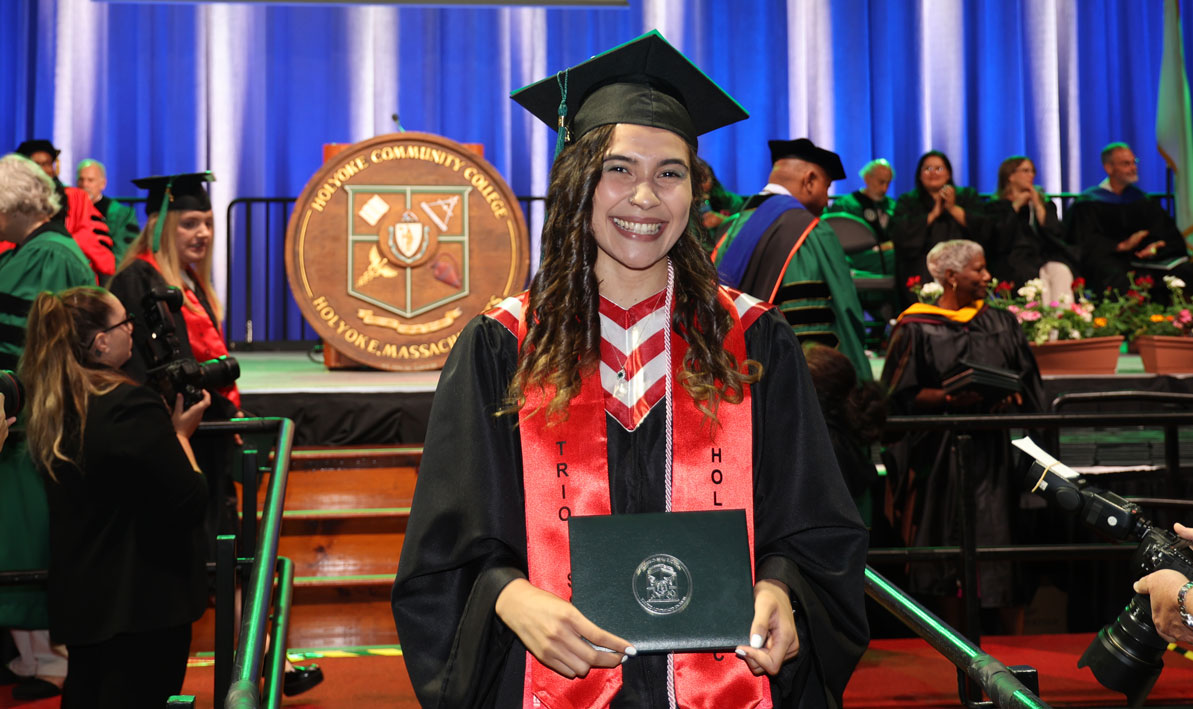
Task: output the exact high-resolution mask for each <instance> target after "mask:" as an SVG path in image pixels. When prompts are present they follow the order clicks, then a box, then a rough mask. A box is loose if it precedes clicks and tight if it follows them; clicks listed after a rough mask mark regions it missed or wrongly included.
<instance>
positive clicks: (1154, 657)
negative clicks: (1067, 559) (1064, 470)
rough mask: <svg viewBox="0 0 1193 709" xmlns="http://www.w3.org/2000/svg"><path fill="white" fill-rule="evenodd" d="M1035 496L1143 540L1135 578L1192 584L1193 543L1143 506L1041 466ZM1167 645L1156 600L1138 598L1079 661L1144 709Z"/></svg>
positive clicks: (1115, 533) (1115, 534) (1101, 527)
mask: <svg viewBox="0 0 1193 709" xmlns="http://www.w3.org/2000/svg"><path fill="white" fill-rule="evenodd" d="M1029 475H1030V482H1031V483H1032V484H1033V485H1034V487H1033V491H1034V492H1037V493H1039V494H1040V495H1042V496H1044V498H1045V499H1047V500H1048V501H1049V502H1050V503H1052V504H1054V505H1056V506H1057V507H1060V508H1061V509H1063V510H1065V511H1066V512H1071V513H1074V514H1076V515H1077V517H1078V518H1079V519H1080V520H1081V521H1082V522H1084V523H1085V524H1087V525H1089V526H1090V527H1093V528H1094V529H1096V530H1098V531H1099V532H1102V533H1103V534H1106V535H1107V536H1110V537H1112V538H1113V539H1116V540H1119V541H1123V540H1138V541H1139V546H1138V548H1136V550H1135V554H1134V555H1133V556H1132V557H1131V572H1132V575H1133V576H1134V577H1136V578H1138V577H1141V576H1146V575H1147V574H1150V573H1152V572H1153V571H1159V570H1160V569H1174V570H1176V571H1179V572H1181V573H1182V574H1184V575H1185V576H1186V577H1187V578H1190V579H1193V554H1190V551H1189V542H1188V541H1186V540H1184V539H1181V538H1180V537H1178V536H1176V535H1175V534H1173V533H1172V532H1170V531H1168V530H1166V529H1163V528H1162V527H1156V526H1155V525H1153V524H1152V523H1151V522H1150V521H1149V520H1147V519H1145V518H1144V517H1143V516H1142V515H1141V514H1140V512H1139V506H1138V505H1136V504H1135V503H1133V502H1128V501H1127V500H1125V499H1123V498H1122V497H1119V496H1118V495H1116V494H1114V493H1112V492H1107V491H1105V490H1101V489H1099V488H1096V487H1091V486H1086V485H1085V480H1084V479H1083V478H1066V477H1063V476H1061V475H1058V474H1056V473H1055V472H1053V471H1052V470H1051V469H1050V468H1049V467H1046V466H1044V465H1042V464H1041V463H1040V462H1039V461H1037V462H1035V463H1034V464H1033V465H1032V467H1031V473H1030V474H1029ZM1167 650H1168V641H1167V640H1164V639H1163V638H1161V637H1160V635H1159V633H1157V632H1156V626H1155V623H1153V622H1152V604H1151V600H1150V599H1149V598H1148V597H1147V596H1144V595H1141V594H1138V593H1137V594H1135V596H1134V597H1133V598H1132V599H1131V601H1130V602H1129V603H1128V604H1127V607H1126V608H1124V609H1123V611H1122V613H1120V614H1119V616H1118V618H1117V619H1115V620H1114V622H1112V623H1109V624H1107V625H1106V626H1105V627H1104V628H1102V629H1101V630H1100V631H1098V636H1097V637H1096V638H1094V640H1093V642H1091V643H1090V645H1089V647H1088V648H1086V649H1085V652H1084V653H1083V654H1082V655H1081V659H1080V660H1079V661H1078V662H1077V666H1078V667H1089V668H1090V670H1091V671H1093V673H1094V677H1095V678H1097V680H1098V681H1099V682H1101V683H1102V686H1104V687H1106V688H1108V689H1113V690H1114V691H1116V692H1122V693H1123V694H1125V695H1126V697H1127V701H1128V702H1129V703H1130V705H1131V706H1132V707H1138V706H1141V705H1142V704H1143V701H1144V699H1146V698H1147V695H1148V692H1150V691H1151V690H1152V686H1153V685H1155V683H1156V680H1157V679H1158V678H1159V677H1160V670H1162V669H1163V668H1164V653H1165V652H1166V651H1167Z"/></svg>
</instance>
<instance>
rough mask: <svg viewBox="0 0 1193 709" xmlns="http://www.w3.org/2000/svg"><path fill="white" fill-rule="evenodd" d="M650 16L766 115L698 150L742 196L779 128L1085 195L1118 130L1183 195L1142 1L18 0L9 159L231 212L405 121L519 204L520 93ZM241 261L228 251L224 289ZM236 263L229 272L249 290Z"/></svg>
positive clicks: (11, 36)
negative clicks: (26, 155)
mask: <svg viewBox="0 0 1193 709" xmlns="http://www.w3.org/2000/svg"><path fill="white" fill-rule="evenodd" d="M1190 24H1193V23H1190V22H1185V26H1184V35H1185V37H1186V39H1187V40H1188V38H1189V37H1190V32H1191V31H1193V30H1191V29H1190ZM654 27H657V28H658V29H660V30H661V31H662V32H663V33H664V35H666V36H667V37H668V39H670V40H671V41H672V42H673V43H674V44H675V45H677V46H678V47H680V48H681V49H682V50H683V51H684V52H685V53H686V54H688V55H689V56H690V57H692V59H693V60H694V61H696V62H697V63H698V64H699V65H700V66H701V67H702V68H703V69H704V70H705V71H706V72H707V73H708V74H709V75H710V76H711V77H712V78H713V79H715V80H716V81H718V82H720V83H721V84H722V85H723V86H724V87H725V88H726V89H727V90H728V91H729V92H730V93H731V94H733V95H734V96H735V97H736V98H737V99H738V100H739V101H740V102H741V104H742V105H743V106H744V107H745V108H746V109H747V110H748V111H750V113H751V118H750V120H749V121H746V122H744V123H741V124H738V125H735V126H732V127H730V128H727V129H724V130H721V131H717V132H715V133H713V134H712V135H709V136H707V137H705V138H703V139H702V140H701V145H700V149H701V154H702V155H703V156H704V157H705V159H706V160H708V162H709V163H710V164H711V165H712V166H713V168H714V169H715V170H716V172H717V174H718V176H719V177H720V178H721V180H722V182H723V183H725V184H726V186H727V187H729V188H730V189H734V190H736V191H739V192H743V193H749V192H753V191H756V190H757V189H758V188H760V187H761V186H762V185H763V184H764V183H765V182H766V176H767V172H768V169H769V160H768V152H767V148H766V141H767V139H770V138H788V137H799V135H808V136H809V137H811V138H812V139H813V140H815V141H816V142H817V143H818V144H822V145H825V146H826V147H830V148H832V149H834V150H836V151H837V152H839V153H840V154H841V157H842V160H843V162H844V164H845V166H846V170H847V172H848V174H849V176H848V178H847V179H846V180H845V181H843V182H840V183H837V184H836V185H834V188H833V192H834V193H845V192H849V191H851V190H853V189H857V188H858V187H859V186H860V182H861V181H860V179H859V178H858V177H857V176H856V171H857V169H858V168H859V167H860V166H861V165H862V164H863V163H865V162H866V161H868V160H870V159H871V158H873V157H879V156H881V157H886V158H888V159H889V160H891V162H892V163H893V164H894V166H895V170H896V178H895V182H894V185H893V187H892V192H893V193H896V194H897V193H900V192H903V191H905V190H907V189H910V188H911V186H912V185H913V178H914V175H913V174H912V171H913V169H914V165H915V162H916V159H917V158H918V157H919V155H920V154H921V153H922V152H924V151H926V150H928V149H932V148H937V149H941V150H945V151H946V152H948V153H949V156H950V158H951V159H952V162H953V165H954V168H955V170H956V175H955V179H956V181H957V182H958V183H959V184H966V185H971V186H974V187H976V188H978V189H979V190H981V191H991V190H993V188H994V185H995V178H996V173H997V168H998V163H999V162H1000V161H1001V160H1002V159H1003V158H1004V157H1006V156H1007V155H1011V154H1016V153H1025V154H1027V155H1030V156H1032V157H1033V158H1035V159H1036V162H1037V166H1038V168H1039V172H1040V181H1041V183H1042V184H1043V185H1044V186H1045V187H1046V188H1047V189H1049V190H1052V191H1061V190H1063V191H1079V190H1081V189H1083V188H1085V187H1087V186H1089V185H1091V184H1094V183H1096V182H1098V181H1100V180H1101V179H1102V178H1103V177H1104V173H1103V171H1102V169H1101V166H1100V164H1099V159H1098V151H1099V150H1100V148H1101V147H1102V146H1103V145H1104V144H1106V143H1107V142H1110V141H1112V140H1124V141H1127V142H1129V143H1131V144H1132V145H1133V146H1134V147H1135V149H1136V152H1137V153H1138V154H1139V156H1140V160H1141V164H1140V178H1141V179H1140V184H1141V186H1142V187H1143V188H1144V189H1146V190H1151V191H1160V190H1163V189H1164V187H1165V183H1164V178H1165V173H1164V167H1163V163H1162V160H1161V159H1160V158H1159V156H1158V154H1157V153H1156V150H1155V147H1154V146H1155V129H1154V126H1155V106H1156V87H1157V79H1158V75H1159V61H1160V53H1161V39H1162V28H1163V6H1162V3H1159V2H1134V1H1132V0H1080V1H1078V0H786V2H776V1H775V0H642V2H634V3H632V4H631V7H629V8H621V9H541V8H508V9H498V8H480V9H466V8H452V9H432V8H407V9H397V8H394V7H380V6H297V7H293V6H283V7H263V6H259V5H244V4H224V3H213V4H202V3H200V4H194V5H173V4H172V5H170V6H157V5H153V4H149V3H130V4H126V3H120V2H104V1H99V2H95V1H93V0H18V1H17V2H0V75H2V76H4V77H5V80H4V81H0V149H8V148H10V147H15V146H16V144H17V143H19V142H20V141H21V140H24V139H26V138H30V137H46V138H50V139H52V140H53V141H54V142H55V144H56V145H58V146H59V147H60V148H62V150H63V155H62V173H63V178H64V181H66V182H67V183H72V182H73V179H74V178H73V172H74V169H73V166H74V164H75V163H77V162H78V161H79V160H80V159H83V158H95V159H99V160H101V161H102V162H104V163H105V164H106V165H107V167H108V176H109V187H108V192H109V194H112V195H116V196H121V195H133V194H135V193H134V191H133V190H132V188H131V186H130V185H129V182H128V181H129V180H130V179H132V178H134V177H139V176H142V175H148V174H161V173H168V172H182V171H191V170H197V169H212V170H214V171H215V172H216V174H217V177H218V180H219V181H218V182H217V183H216V185H215V186H214V187H213V198H214V200H215V202H216V209H217V212H218V213H219V216H218V217H217V223H218V224H221V225H222V224H224V218H223V214H224V213H225V211H226V209H227V205H228V203H229V202H230V201H231V200H233V199H234V198H236V197H245V196H282V195H296V194H298V193H299V192H300V191H301V190H302V188H303V186H304V185H305V184H306V181H307V180H308V178H309V177H310V176H311V175H312V173H313V172H314V171H315V170H316V169H317V168H318V167H319V164H320V161H321V146H322V144H324V143H330V142H354V141H357V140H362V139H364V138H368V137H371V136H373V135H377V134H380V133H386V132H392V131H393V130H395V129H396V127H395V125H394V123H393V121H392V119H391V115H392V114H394V113H397V114H399V115H400V118H401V122H402V124H403V126H404V127H405V128H406V129H407V130H416V131H426V132H430V133H436V134H440V135H444V136H447V137H449V138H452V139H454V140H458V141H460V142H469V143H482V144H484V146H485V155H486V158H487V159H488V160H489V161H490V162H492V163H493V164H494V165H495V166H496V167H497V169H498V170H499V171H500V172H501V173H502V174H504V175H505V176H506V179H507V181H508V182H509V183H510V185H511V187H512V188H513V189H514V191H515V192H516V193H518V194H523V195H542V194H544V193H545V191H546V182H547V172H548V170H549V166H550V160H551V155H552V152H553V147H554V140H555V136H554V132H553V131H551V130H548V129H547V128H545V127H543V126H540V125H537V124H536V123H535V122H534V121H533V119H531V118H530V117H529V115H528V114H526V113H525V112H524V111H523V110H522V109H521V108H520V107H518V106H516V105H514V104H513V103H512V102H511V101H510V100H509V99H508V94H509V92H510V91H511V90H513V89H516V88H519V87H520V86H522V85H524V84H525V83H528V82H529V81H531V80H534V79H538V78H541V77H543V76H547V75H548V74H549V73H551V72H554V71H557V70H559V69H562V68H563V67H566V66H568V65H571V64H574V63H576V62H579V61H582V60H583V59H585V58H587V57H589V56H591V55H592V54H595V53H597V52H599V51H602V50H604V49H606V48H608V47H610V46H612V45H614V44H617V43H620V42H624V41H626V40H628V39H630V38H632V37H634V36H636V35H638V34H640V33H642V32H644V31H646V30H648V29H651V28H654ZM697 110H699V108H698V107H697ZM539 212H541V210H535V213H532V214H530V215H528V218H530V221H531V225H532V233H534V230H535V228H536V227H537V225H538V223H539V221H541V213H539ZM261 218H263V217H261ZM273 218H276V219H281V218H282V215H280V214H279V215H276V216H275V217H273ZM536 241H537V237H536ZM234 246H235V245H234ZM231 252H233V253H237V254H238V257H237V258H238V259H240V258H241V257H240V256H239V254H240V251H237V250H235V249H233V250H232V251H231ZM228 253H229V247H228V245H226V244H220V245H219V248H217V253H216V256H217V274H216V276H217V277H216V280H217V282H218V283H220V284H221V285H222V284H223V281H224V274H223V268H224V263H225V261H226V259H227V254H228ZM277 253H280V245H279V244H273V243H258V244H254V245H253V252H252V265H251V266H249V268H251V269H252V272H253V276H254V279H255V280H254V284H253V293H252V294H251V302H253V303H254V304H263V303H268V307H269V308H270V310H269V311H268V313H269V316H270V317H269V320H270V323H271V324H270V328H269V330H270V331H269V332H258V333H255V336H256V339H275V338H277V337H279V336H280V334H281V333H282V332H283V331H284V332H286V333H292V332H293V331H294V327H299V328H301V319H300V317H299V316H298V313H297V311H296V310H295V309H294V308H293V307H292V304H290V303H288V302H276V301H277V300H278V299H276V298H274V299H271V298H269V297H268V296H267V294H268V293H270V292H273V291H274V290H276V289H277V288H278V287H279V284H281V283H283V280H284V273H283V269H282V265H281V262H280V261H279V260H277V259H273V260H272V261H270V260H269V256H270V255H271V254H277ZM235 261H236V260H234V263H233V264H232V265H233V274H232V283H238V282H243V281H242V279H243V277H244V273H243V269H244V268H246V266H245V265H244V264H239V263H236V262H235ZM535 262H536V263H537V258H536V259H535ZM237 268H239V269H240V272H239V273H238V272H237ZM234 291H235V289H234ZM231 300H232V302H230V303H229V311H228V312H229V318H230V323H229V324H230V328H229V334H230V336H231V337H233V338H234V339H242V338H243V332H242V328H243V323H242V322H240V321H241V320H243V317H244V305H245V294H244V293H239V292H233V293H231ZM254 307H255V308H257V307H264V306H263V305H254ZM283 321H284V322H285V323H287V324H286V325H284V326H283V325H282V323H283ZM306 332H307V334H309V330H307V331H306Z"/></svg>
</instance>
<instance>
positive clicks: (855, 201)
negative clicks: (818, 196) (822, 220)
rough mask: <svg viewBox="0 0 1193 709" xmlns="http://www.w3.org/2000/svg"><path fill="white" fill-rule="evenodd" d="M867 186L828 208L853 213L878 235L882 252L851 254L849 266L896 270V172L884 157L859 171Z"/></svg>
mask: <svg viewBox="0 0 1193 709" xmlns="http://www.w3.org/2000/svg"><path fill="white" fill-rule="evenodd" d="M858 175H859V176H861V178H862V182H864V183H865V187H863V188H862V189H860V190H857V191H855V192H850V193H849V194H847V195H845V196H843V197H838V198H837V199H835V200H833V202H832V204H830V205H829V206H828V207H827V208H826V209H825V210H824V212H825V216H828V215H829V214H830V213H834V214H835V213H843V214H852V215H853V216H855V217H858V218H859V219H862V220H863V221H865V222H866V223H867V224H869V225H870V228H871V229H873V230H874V238H875V239H876V240H877V241H878V243H879V244H880V245H881V247H882V249H881V251H879V252H877V253H875V252H873V251H863V252H861V253H856V254H850V256H849V265H850V266H851V267H853V268H854V269H856V270H859V271H869V272H870V273H894V270H895V255H894V253H893V251H892V250H891V243H890V238H889V237H888V236H887V227H888V226H889V225H890V221H891V215H893V214H894V213H895V200H893V199H891V198H890V197H888V196H887V194H886V193H887V190H888V189H890V186H891V180H893V179H895V171H894V170H893V169H892V168H891V164H890V163H889V162H887V161H886V160H885V159H883V158H876V159H874V160H871V161H870V162H868V163H866V164H865V165H864V166H863V167H862V169H861V171H860V172H859V173H858Z"/></svg>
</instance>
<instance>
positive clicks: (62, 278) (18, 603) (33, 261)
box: [0, 224, 95, 629]
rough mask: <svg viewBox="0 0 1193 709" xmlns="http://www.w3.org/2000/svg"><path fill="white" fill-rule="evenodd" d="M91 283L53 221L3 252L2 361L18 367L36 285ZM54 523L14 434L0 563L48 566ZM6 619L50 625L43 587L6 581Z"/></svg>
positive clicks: (4, 484)
mask: <svg viewBox="0 0 1193 709" xmlns="http://www.w3.org/2000/svg"><path fill="white" fill-rule="evenodd" d="M85 285H95V273H94V272H92V270H91V267H90V266H89V265H88V262H87V257H86V256H84V255H83V252H82V250H81V249H79V246H78V244H76V243H75V241H74V239H72V238H70V237H69V236H67V235H65V234H62V233H59V232H57V231H54V227H53V226H51V225H49V224H47V225H45V226H42V227H41V228H40V229H38V230H37V231H35V232H33V234H31V235H30V236H29V238H28V239H26V240H25V242H24V243H23V244H21V245H20V246H18V247H17V248H15V249H12V250H10V251H6V252H4V253H2V254H0V369H13V368H15V367H16V364H17V360H18V359H19V358H20V355H21V351H22V348H23V345H24V340H25V318H26V317H27V315H28V312H29V306H30V305H32V303H33V299H34V298H36V297H37V295H38V293H41V292H42V291H55V292H57V291H60V290H64V289H66V288H71V287H74V286H85ZM48 530H49V512H48V509H47V507H46V495H45V488H44V487H43V486H42V481H41V478H40V476H39V474H38V472H37V469H36V468H35V467H34V465H33V461H32V460H31V459H30V458H29V454H28V451H27V449H26V448H25V446H24V444H23V442H18V441H17V439H16V437H15V436H12V437H10V438H9V440H8V441H6V443H5V446H4V450H3V451H2V452H0V570H5V571H16V570H21V569H44V568H47V567H48V566H49V562H50V558H49V534H48ZM0 626H6V627H16V628H29V629H36V628H48V627H49V619H48V618H47V615H46V602H45V591H44V589H42V588H38V587H28V586H25V587H14V586H9V587H0Z"/></svg>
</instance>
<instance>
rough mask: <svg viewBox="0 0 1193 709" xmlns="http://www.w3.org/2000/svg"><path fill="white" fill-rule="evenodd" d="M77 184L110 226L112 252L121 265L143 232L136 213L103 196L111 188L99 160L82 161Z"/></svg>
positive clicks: (77, 174)
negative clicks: (131, 246) (130, 246)
mask: <svg viewBox="0 0 1193 709" xmlns="http://www.w3.org/2000/svg"><path fill="white" fill-rule="evenodd" d="M75 184H76V185H77V186H78V187H79V189H81V190H83V191H84V192H86V193H87V196H88V197H89V198H91V202H92V203H93V204H94V205H95V208H96V209H98V210H99V213H100V214H102V215H103V216H104V220H105V221H106V222H107V223H108V233H109V235H110V236H111V237H112V252H113V253H114V254H115V255H116V265H120V261H121V260H122V259H123V258H124V253H125V252H126V251H128V247H129V245H131V244H132V243H133V241H134V240H135V239H136V238H137V235H138V234H140V233H141V227H140V226H138V224H137V212H136V210H134V209H133V208H132V207H130V206H128V205H127V204H121V203H120V202H117V201H116V200H114V199H112V198H111V197H107V196H105V195H104V189H105V188H107V186H108V172H107V170H106V169H105V168H104V164H103V163H102V162H100V161H98V160H83V161H82V162H80V163H79V167H78V168H77V170H76V172H75Z"/></svg>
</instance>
